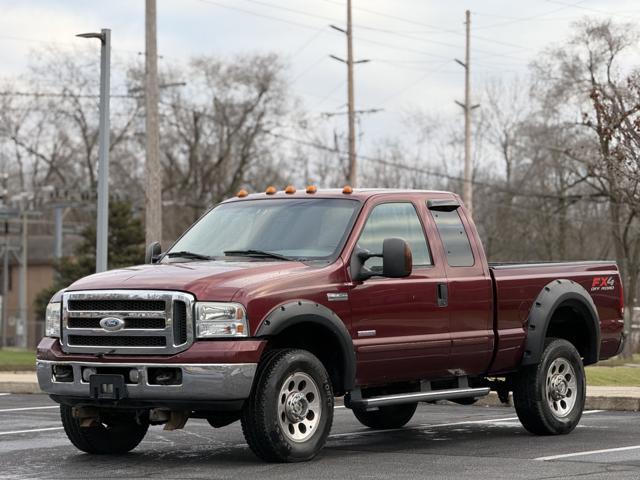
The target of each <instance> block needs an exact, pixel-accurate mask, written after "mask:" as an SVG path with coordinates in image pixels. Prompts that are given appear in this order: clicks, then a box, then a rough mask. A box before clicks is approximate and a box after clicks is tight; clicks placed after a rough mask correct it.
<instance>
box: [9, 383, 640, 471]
mask: <svg viewBox="0 0 640 480" xmlns="http://www.w3.org/2000/svg"><path fill="white" fill-rule="evenodd" d="M51 407H53V408H51ZM638 432H640V415H639V414H637V413H629V412H605V411H593V412H587V413H586V414H585V416H584V417H583V419H582V422H581V423H580V425H579V426H578V428H577V429H576V430H575V431H574V432H573V433H572V434H571V435H567V436H557V437H535V436H532V435H530V434H528V433H527V432H526V431H525V430H524V429H523V428H522V427H521V426H520V423H519V422H518V420H517V418H516V416H515V412H514V411H513V409H512V408H505V407H496V408H488V407H477V406H474V407H461V406H454V405H425V404H422V405H420V406H419V408H418V411H417V413H416V415H415V417H414V418H413V420H412V421H411V422H410V424H409V425H408V426H407V427H406V428H403V429H399V430H393V431H385V432H382V431H374V430H370V429H367V428H365V427H363V426H362V425H360V424H359V423H358V422H357V421H356V420H355V418H354V417H353V415H352V413H351V412H350V411H349V410H347V409H345V408H344V407H338V408H336V410H335V419H334V424H333V430H332V433H331V437H330V439H329V441H328V443H327V446H326V447H325V449H324V450H323V451H322V452H321V454H320V455H319V457H318V458H317V459H316V460H314V461H312V462H309V463H302V464H288V465H286V464H267V463H263V462H261V461H259V460H258V459H257V458H256V457H255V456H254V455H253V454H252V453H251V451H250V450H249V449H248V447H247V446H246V443H245V442H244V438H243V437H242V432H241V429H240V425H239V423H235V424H233V425H230V426H228V427H225V428H221V429H213V428H212V427H210V426H209V424H208V423H206V422H205V421H203V420H190V421H189V422H188V424H187V427H186V429H185V430H181V431H175V432H165V431H163V430H162V427H152V428H151V429H150V431H149V434H148V435H147V437H146V438H145V440H144V441H143V442H142V443H141V445H140V446H139V447H138V448H137V449H136V450H134V451H133V452H131V453H130V454H128V455H124V456H119V457H117V456H89V455H86V454H83V453H80V452H78V451H77V450H76V449H75V448H74V447H73V446H71V444H70V443H69V441H68V440H67V438H66V436H65V434H64V432H63V431H62V428H61V426H60V420H59V416H58V409H57V408H56V406H55V404H53V402H52V401H51V400H49V399H48V397H46V396H44V395H3V396H0V478H3V479H26V478H34V479H36V478H37V479H45V478H46V479H55V478H60V479H63V478H64V479H70V478H74V479H75V478H78V479H80V478H82V479H85V478H93V479H100V478H109V479H119V478H122V479H130V478H142V477H144V478H161V479H174V478H175V479H181V480H182V479H196V478H197V479H205V478H206V479H211V478H216V479H217V478H230V479H231V478H234V479H238V478H261V479H269V478H274V479H276V478H277V479H288V478H291V479H295V480H299V479H300V478H323V479H326V478H339V477H340V478H365V477H366V478H403V479H412V478H450V479H467V478H468V479H477V478H510V479H534V478H535V479H539V478H558V479H560V478H562V479H564V478H567V477H570V476H581V477H585V478H589V479H610V478H615V479H616V480H618V479H633V480H637V479H638V478H640V435H639V434H638Z"/></svg>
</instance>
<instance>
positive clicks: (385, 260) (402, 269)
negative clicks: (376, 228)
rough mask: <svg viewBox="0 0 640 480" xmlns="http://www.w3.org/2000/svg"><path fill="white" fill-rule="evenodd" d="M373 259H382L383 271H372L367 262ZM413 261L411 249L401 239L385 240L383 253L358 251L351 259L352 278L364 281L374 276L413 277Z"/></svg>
mask: <svg viewBox="0 0 640 480" xmlns="http://www.w3.org/2000/svg"><path fill="white" fill-rule="evenodd" d="M372 257H382V270H381V271H380V270H371V269H369V268H367V267H366V266H365V262H366V261H367V260H368V259H370V258H372ZM412 264H413V259H412V256H411V247H409V244H408V243H407V242H405V241H404V240H403V239H401V238H385V240H384V242H383V243H382V253H371V252H370V251H368V250H363V249H360V248H358V249H356V251H355V252H354V253H353V256H352V257H351V264H350V266H351V276H352V278H353V279H354V280H356V281H360V282H362V281H364V280H367V279H368V278H371V277H373V276H381V277H389V278H402V277H408V276H409V275H411V269H412Z"/></svg>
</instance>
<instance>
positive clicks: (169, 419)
mask: <svg viewBox="0 0 640 480" xmlns="http://www.w3.org/2000/svg"><path fill="white" fill-rule="evenodd" d="M190 413H191V412H190V411H189V410H167V409H166V408H153V409H151V411H150V412H149V421H150V422H151V424H152V425H161V424H163V423H164V430H180V429H182V428H184V426H185V425H186V423H187V420H189V414H190Z"/></svg>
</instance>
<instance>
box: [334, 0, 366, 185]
mask: <svg viewBox="0 0 640 480" xmlns="http://www.w3.org/2000/svg"><path fill="white" fill-rule="evenodd" d="M331 28H333V29H334V30H338V31H339V32H342V33H344V34H345V35H346V37H347V59H346V60H344V59H342V58H340V57H336V56H335V55H329V56H330V57H331V58H333V59H334V60H338V61H339V62H342V63H345V64H346V65H347V118H348V128H349V172H348V182H349V185H351V186H352V187H354V188H355V186H356V184H357V183H358V162H357V158H356V110H355V95H354V81H353V66H354V65H355V64H358V63H366V62H368V61H369V60H357V61H354V60H353V23H352V19H351V0H347V29H346V30H345V29H343V28H340V27H337V26H335V25H331Z"/></svg>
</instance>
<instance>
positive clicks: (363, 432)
mask: <svg viewBox="0 0 640 480" xmlns="http://www.w3.org/2000/svg"><path fill="white" fill-rule="evenodd" d="M517 419H518V417H506V418H491V419H487V420H467V421H463V422H452V423H436V424H426V423H425V424H422V425H417V426H415V427H403V428H389V429H387V430H361V431H359V432H348V433H336V434H334V435H329V438H341V437H351V436H356V435H374V434H376V433H389V432H403V431H410V430H428V429H430V428H438V427H455V426H458V425H474V424H482V423H495V422H506V421H509V420H517Z"/></svg>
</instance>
